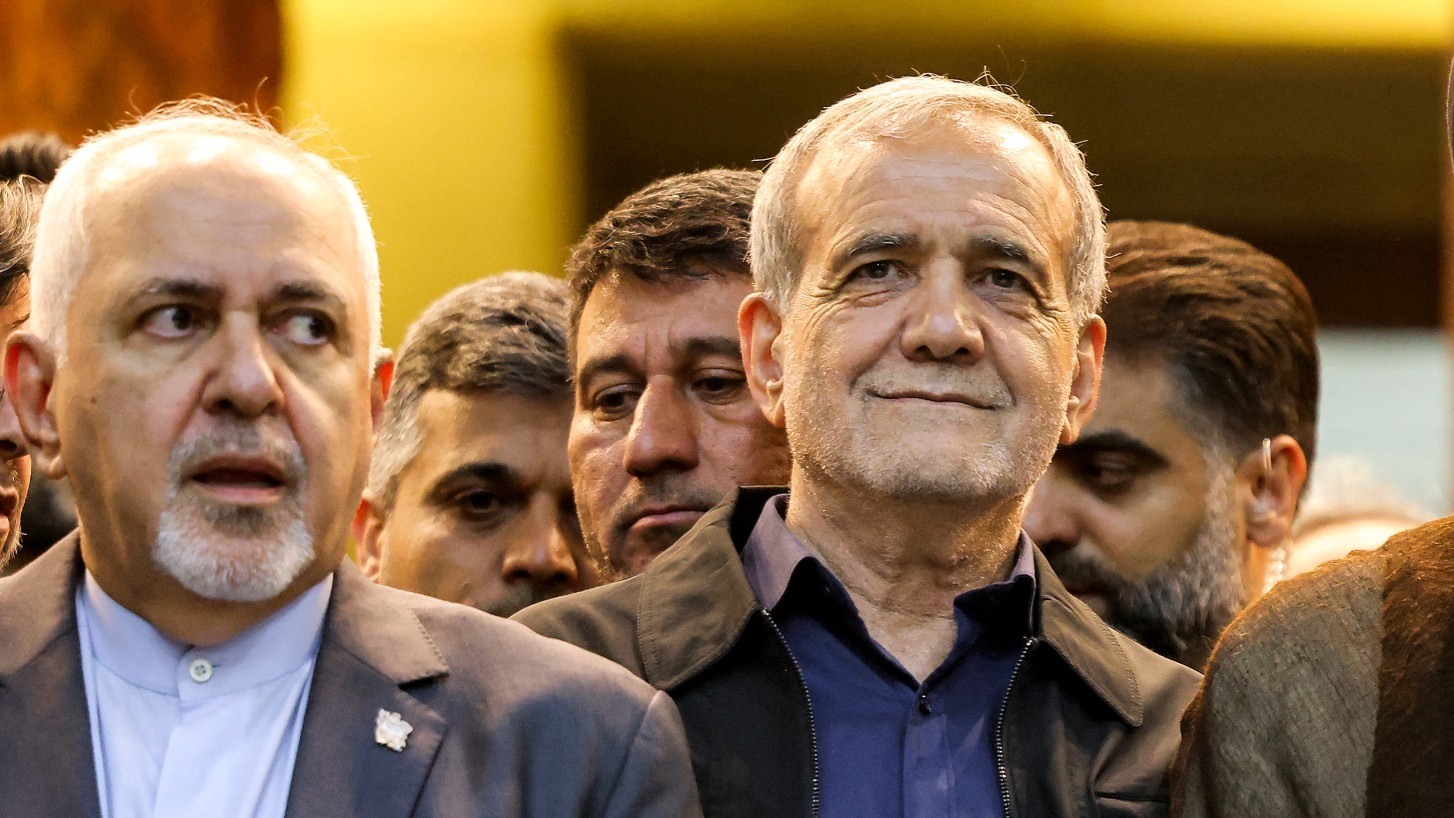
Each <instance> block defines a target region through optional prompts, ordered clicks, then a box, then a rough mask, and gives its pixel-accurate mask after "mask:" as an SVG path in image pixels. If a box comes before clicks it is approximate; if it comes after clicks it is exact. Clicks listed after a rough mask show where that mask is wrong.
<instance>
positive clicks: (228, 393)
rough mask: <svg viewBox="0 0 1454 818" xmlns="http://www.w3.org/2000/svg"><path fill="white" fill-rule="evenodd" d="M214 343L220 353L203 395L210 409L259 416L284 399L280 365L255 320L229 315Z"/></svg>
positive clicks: (206, 405)
mask: <svg viewBox="0 0 1454 818" xmlns="http://www.w3.org/2000/svg"><path fill="white" fill-rule="evenodd" d="M212 343H213V344H216V345H217V350H216V356H217V357H216V359H215V361H214V363H213V368H212V372H211V376H210V377H209V378H208V381H207V384H206V387H205V388H204V390H203V395H202V400H203V406H204V407H206V409H207V411H209V412H230V413H232V414H235V415H238V416H241V417H257V416H259V415H262V414H265V413H267V412H269V411H271V410H273V409H275V408H276V407H277V406H279V405H280V404H281V403H282V400H283V390H282V388H281V387H280V386H279V384H278V378H277V371H276V369H275V366H276V365H275V363H274V361H273V360H272V358H271V353H270V349H269V346H268V343H267V340H266V339H265V338H264V337H263V330H262V329H261V328H260V327H259V326H257V324H256V322H255V321H254V320H251V319H250V317H247V316H243V315H238V314H229V315H227V316H225V317H224V320H223V326H222V327H221V328H220V329H219V330H218V333H217V335H216V336H215V337H214V338H213V339H212Z"/></svg>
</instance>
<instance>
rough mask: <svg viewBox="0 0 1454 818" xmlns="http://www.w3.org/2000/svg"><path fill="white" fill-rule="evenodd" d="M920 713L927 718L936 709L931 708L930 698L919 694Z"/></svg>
mask: <svg viewBox="0 0 1454 818" xmlns="http://www.w3.org/2000/svg"><path fill="white" fill-rule="evenodd" d="M919 712H920V713H923V714H924V715H926V716H927V715H929V714H930V713H933V712H934V708H933V707H930V706H929V696H928V695H927V694H925V693H920V694H919Z"/></svg>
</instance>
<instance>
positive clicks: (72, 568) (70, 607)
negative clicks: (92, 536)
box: [0, 531, 84, 680]
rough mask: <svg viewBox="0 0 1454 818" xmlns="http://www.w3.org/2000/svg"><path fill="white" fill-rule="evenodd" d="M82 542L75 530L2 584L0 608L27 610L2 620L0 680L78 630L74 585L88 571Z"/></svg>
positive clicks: (1, 618)
mask: <svg viewBox="0 0 1454 818" xmlns="http://www.w3.org/2000/svg"><path fill="white" fill-rule="evenodd" d="M80 544H81V538H80V534H79V533H78V532H75V531H73V532H71V533H70V534H68V535H67V536H66V537H65V538H64V539H62V540H61V541H60V542H57V543H56V544H55V545H54V546H52V547H51V548H50V550H49V551H47V552H46V553H44V554H42V555H41V556H39V557H38V558H36V560H35V562H33V563H31V564H30V565H28V566H26V567H25V569H24V570H23V571H22V572H21V573H20V574H17V575H16V576H14V577H10V578H7V579H5V580H4V581H0V610H3V611H24V614H23V615H19V616H4V617H0V680H3V679H4V678H5V677H7V676H11V675H13V674H15V673H16V672H17V671H19V670H20V669H21V668H24V667H25V666H26V665H28V664H30V663H31V662H32V661H34V660H35V658H36V657H37V656H39V655H40V654H41V652H42V651H44V650H45V649H46V647H47V646H49V645H50V644H51V643H52V642H54V641H55V640H56V639H58V638H60V637H61V636H64V635H65V634H67V633H72V632H74V631H75V630H76V598H75V592H76V583H77V582H79V581H80V579H81V573H82V571H83V570H84V569H83V567H82V565H81V548H80ZM22 576H23V577H24V579H22V578H21V577H22Z"/></svg>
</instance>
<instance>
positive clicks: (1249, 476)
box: [1236, 435, 1308, 549]
mask: <svg viewBox="0 0 1454 818" xmlns="http://www.w3.org/2000/svg"><path fill="white" fill-rule="evenodd" d="M1307 478H1308V459H1307V456H1306V455H1305V454H1303V447H1302V446H1300V445H1298V442H1297V441H1296V440H1294V439H1293V438H1292V436H1291V435H1278V436H1277V437H1274V438H1271V439H1270V440H1269V442H1268V444H1267V447H1266V451H1264V450H1263V447H1262V446H1258V447H1257V448H1256V449H1255V450H1254V451H1251V452H1248V453H1247V454H1245V455H1243V457H1242V459H1241V461H1240V462H1238V464H1237V473H1236V479H1237V484H1238V485H1239V486H1241V487H1242V490H1241V491H1239V492H1238V494H1239V501H1240V502H1241V503H1242V508H1243V517H1244V519H1246V521H1247V539H1248V540H1250V541H1251V542H1252V543H1253V544H1255V545H1259V546H1262V547H1263V548H1269V549H1270V548H1276V547H1277V546H1280V545H1283V544H1284V543H1286V542H1287V538H1288V535H1289V534H1290V533H1291V532H1292V521H1293V517H1295V516H1296V515H1297V501H1298V495H1299V494H1301V493H1302V490H1303V482H1304V481H1306V480H1307Z"/></svg>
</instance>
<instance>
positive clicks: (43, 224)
mask: <svg viewBox="0 0 1454 818" xmlns="http://www.w3.org/2000/svg"><path fill="white" fill-rule="evenodd" d="M175 136H204V137H214V138H220V139H229V140H237V141H241V142H251V143H255V144H261V145H263V146H266V147H269V148H272V149H273V150H276V151H277V152H279V153H281V154H282V155H284V156H286V157H288V158H289V159H292V160H293V161H296V162H297V163H298V164H299V165H301V166H303V167H304V168H307V169H309V170H312V171H313V172H314V173H316V174H317V175H318V176H319V178H320V179H321V180H322V181H323V182H324V183H325V185H327V186H328V188H329V189H330V190H332V191H333V193H335V194H336V195H337V196H338V197H339V199H340V200H341V201H342V202H343V204H344V205H345V207H347V208H348V211H349V213H350V215H351V216H352V217H353V227H354V233H355V243H356V245H357V252H358V256H359V263H360V265H362V267H363V274H364V296H365V304H366V309H367V311H368V318H369V342H370V343H369V349H370V350H371V351H372V353H373V355H374V356H375V357H377V355H378V354H379V352H380V351H381V344H380V338H381V329H380V325H381V323H382V320H381V316H380V310H379V301H380V297H379V254H378V249H377V247H376V246H375V244H374V233H373V228H372V227H371V226H370V225H369V217H368V212H367V211H366V210H365V209H364V204H363V199H362V198H360V196H359V193H358V188H357V187H355V186H354V183H353V181H352V180H351V179H349V178H348V176H346V175H345V174H344V173H343V172H342V171H340V170H338V169H337V168H335V167H334V166H333V165H332V163H330V162H329V161H328V160H327V159H325V158H323V157H322V156H319V155H317V154H314V153H310V152H309V151H307V150H304V149H303V147H302V146H301V145H300V144H299V140H298V139H295V138H292V137H289V136H285V135H283V134H281V133H279V132H278V131H277V130H276V129H275V128H273V126H272V124H271V123H269V122H268V121H267V120H266V119H264V118H263V117H261V116H257V115H254V114H249V113H247V112H245V111H244V110H243V109H242V108H241V107H239V106H237V105H233V104H232V103H229V102H224V101H222V100H217V99H207V98H199V99H189V100H184V101H181V102H172V103H168V104H166V105H163V106H161V107H159V108H157V109H156V110H154V111H152V112H151V113H149V114H146V115H145V116H143V117H141V118H140V119H138V120H137V121H136V122H134V123H132V124H129V125H125V126H122V127H120V128H116V129H115V130H111V131H107V132H105V133H102V134H99V135H97V136H93V137H91V138H90V139H88V140H86V141H85V142H84V143H83V144H82V145H81V147H80V148H77V149H76V151H75V153H73V154H71V156H70V158H68V159H67V160H66V161H65V163H64V164H62V165H61V168H60V170H59V171H58V172H57V173H56V178H55V181H54V182H52V183H51V185H50V190H49V192H48V193H47V194H46V197H45V204H44V205H43V206H42V207H41V211H40V224H39V225H38V226H37V228H36V237H35V255H34V258H33V260H32V262H31V303H32V310H31V321H32V325H33V327H34V329H35V332H36V333H37V334H38V335H40V336H41V337H42V338H44V339H45V340H46V342H47V343H48V344H50V346H51V349H52V350H53V351H54V353H55V356H56V361H57V362H58V363H61V362H64V361H65V357H66V313H67V311H68V310H69V309H70V305H71V299H72V297H73V296H74V295H75V292H76V285H77V284H78V283H79V281H80V279H81V275H82V273H83V272H84V271H85V270H86V267H87V265H88V264H89V262H90V251H91V245H90V231H89V226H88V224H87V209H88V206H89V204H90V200H91V197H92V195H93V193H94V191H95V188H96V184H97V181H98V179H99V178H100V177H101V176H102V175H103V174H104V173H105V171H106V170H107V168H108V166H109V165H110V164H111V162H112V161H113V160H114V159H115V157H116V156H117V155H118V154H119V153H121V152H122V151H123V150H125V149H126V148H130V147H132V146H135V145H138V144H142V143H145V142H149V141H151V140H154V139H165V138H168V137H175Z"/></svg>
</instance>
